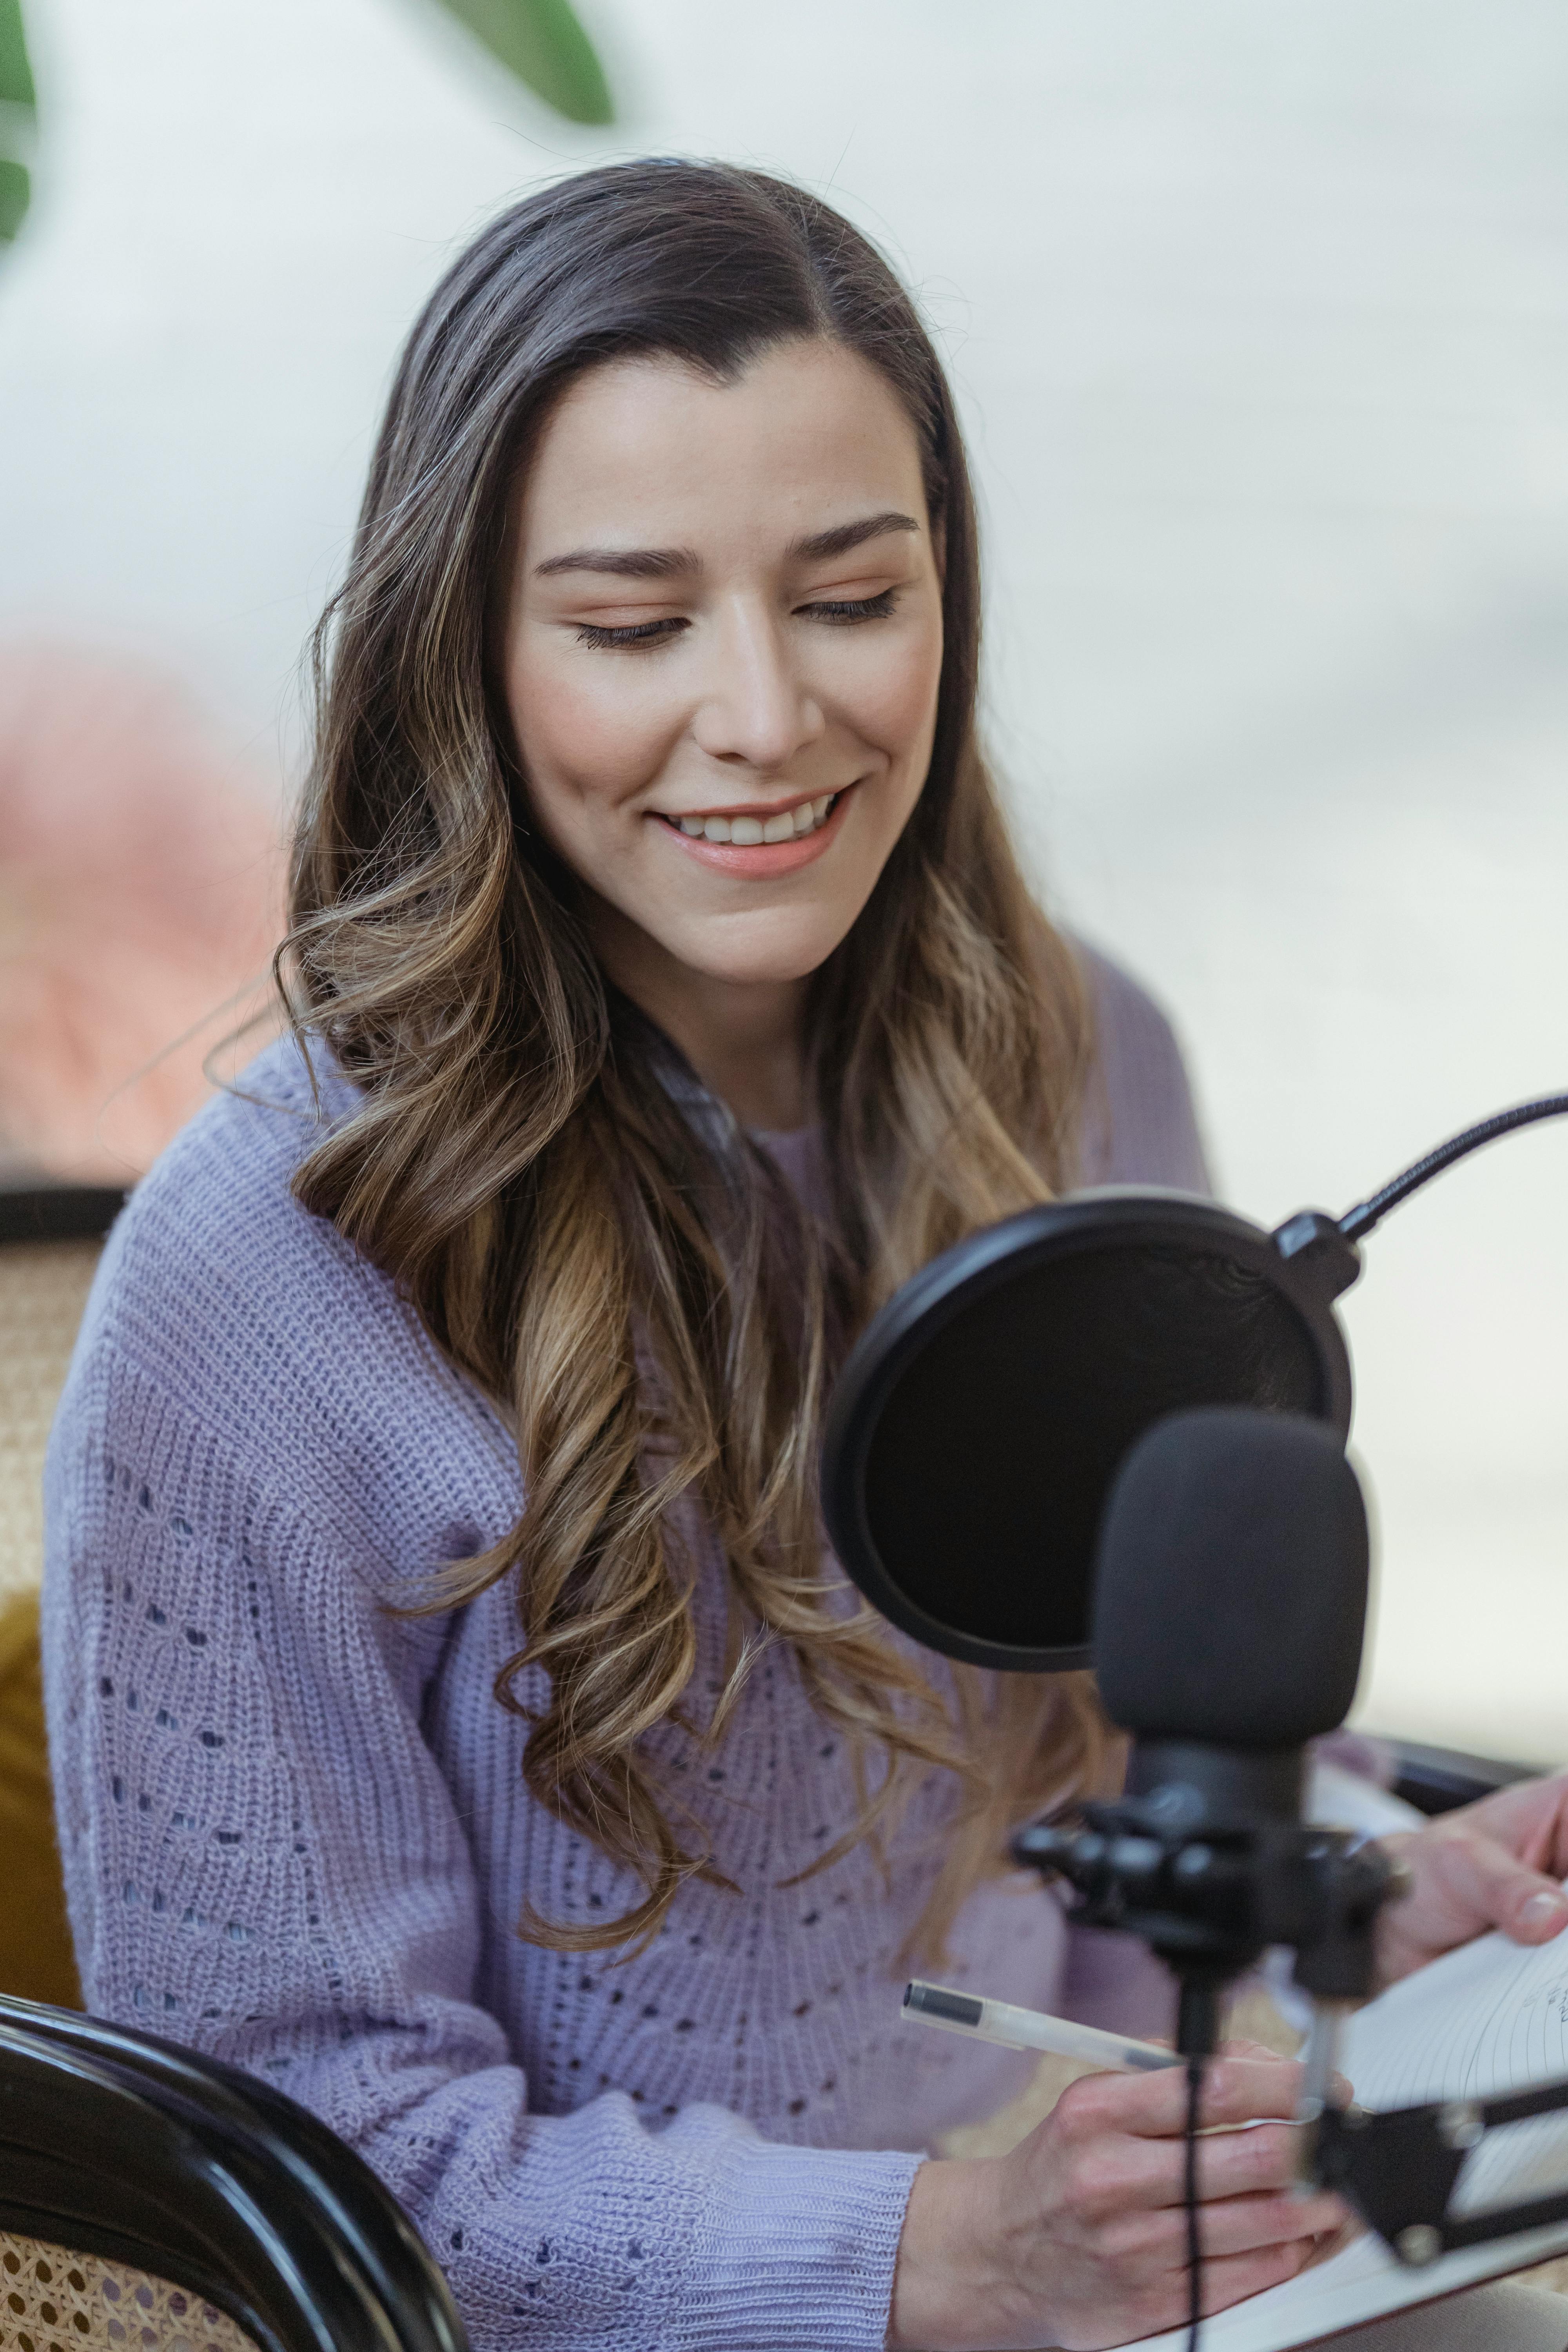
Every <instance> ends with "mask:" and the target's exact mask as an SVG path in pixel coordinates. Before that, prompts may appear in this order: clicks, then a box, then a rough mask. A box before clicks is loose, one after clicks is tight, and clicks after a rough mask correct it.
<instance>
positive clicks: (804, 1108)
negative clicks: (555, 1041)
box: [591, 900, 809, 1130]
mask: <svg viewBox="0 0 1568 2352" xmlns="http://www.w3.org/2000/svg"><path fill="white" fill-rule="evenodd" d="M591 929H592V933H593V940H594V946H595V950H596V952H597V954H598V957H599V961H600V962H601V963H602V964H603V966H604V968H605V972H606V973H607V974H608V976H609V978H610V979H611V980H613V981H614V982H615V984H616V987H617V988H618V989H620V990H621V991H622V992H623V993H624V994H626V996H629V997H630V998H631V1000H632V1003H634V1004H635V1005H637V1007H638V1009H639V1011H641V1012H643V1013H647V1017H648V1019H649V1020H650V1021H653V1022H656V1023H657V1024H658V1027H659V1028H660V1029H662V1030H663V1031H664V1034H665V1035H666V1036H667V1037H668V1038H669V1039H670V1040H671V1041H672V1043H674V1044H675V1045H679V1048H680V1050H681V1052H682V1053H683V1054H684V1055H685V1056H686V1058H687V1060H688V1061H689V1063H690V1065H691V1066H692V1068H693V1069H694V1070H695V1071H696V1073H697V1075H698V1076H699V1077H700V1079H701V1080H702V1083H703V1085H704V1086H706V1087H710V1089H711V1091H712V1092H713V1093H714V1094H716V1095H717V1096H718V1097H719V1098H720V1100H721V1102H724V1103H727V1104H728V1105H729V1108H731V1110H732V1111H733V1112H734V1114H735V1117H736V1118H738V1119H739V1120H740V1122H741V1124H742V1127H752V1128H767V1129H775V1130H778V1129H784V1130H787V1129H790V1128H795V1127H802V1126H804V1125H805V1120H806V1117H807V1112H808V1108H809V1107H808V1103H807V1099H806V1086H805V1004H806V994H807V991H808V988H809V982H808V981H807V980H805V979H801V980H784V981H734V980H721V979H716V978H714V977H712V976H711V975H710V974H709V973H707V972H700V971H692V970H691V969H690V967H689V966H688V965H686V964H682V963H679V962H678V961H677V960H676V959H675V957H673V956H672V955H670V954H669V953H668V950H665V949H664V948H662V947H660V946H659V945H658V942H657V940H651V939H650V938H649V937H648V935H647V932H646V931H645V930H643V929H641V927H640V926H639V925H637V924H636V923H633V922H630V921H628V919H626V916H624V915H622V914H621V913H620V912H619V911H618V909H616V908H613V907H610V906H607V905H606V904H605V902H604V901H602V900H601V901H600V902H599V905H598V907H596V908H595V912H594V916H593V919H592V922H591Z"/></svg>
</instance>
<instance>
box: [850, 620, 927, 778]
mask: <svg viewBox="0 0 1568 2352" xmlns="http://www.w3.org/2000/svg"><path fill="white" fill-rule="evenodd" d="M845 668H846V673H847V674H846V675H843V676H841V677H840V679H839V680H838V699H839V704H840V708H841V709H843V711H844V715H845V717H846V719H847V720H848V721H849V723H850V725H851V726H852V727H853V729H854V730H855V732H856V733H857V734H858V736H859V737H860V739H861V740H862V741H863V742H866V743H869V744H872V745H874V746H875V747H876V749H877V750H878V751H881V752H882V753H883V754H884V755H885V756H886V758H887V759H888V760H889V761H892V762H894V763H895V764H896V763H898V762H900V761H903V760H905V759H907V758H910V757H911V756H916V757H919V758H920V759H921V763H922V765H923V760H924V756H925V755H926V754H927V753H928V752H929V751H930V747H931V735H932V731H933V730H934V728H935V725H936V700H937V688H938V687H939V685H940V683H941V678H942V635H941V632H940V631H939V630H922V631H921V633H920V635H918V636H914V637H911V638H910V640H908V641H907V642H906V643H904V644H902V645H900V646H896V647H883V648H879V649H878V652H877V657H876V658H875V659H863V660H862V661H860V662H858V663H855V664H853V665H851V664H849V663H847V664H846V666H845Z"/></svg>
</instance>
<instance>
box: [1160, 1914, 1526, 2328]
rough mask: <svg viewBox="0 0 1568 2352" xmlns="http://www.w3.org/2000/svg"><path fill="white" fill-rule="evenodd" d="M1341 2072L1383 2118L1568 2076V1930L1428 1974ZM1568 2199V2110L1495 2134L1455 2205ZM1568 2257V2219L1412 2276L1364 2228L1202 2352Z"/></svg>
mask: <svg viewBox="0 0 1568 2352" xmlns="http://www.w3.org/2000/svg"><path fill="white" fill-rule="evenodd" d="M1340 2069H1341V2072H1342V2074H1348V2075H1349V2077H1350V2079H1351V2082H1352V2084H1353V2085H1354V2087H1355V2095H1356V2097H1357V2098H1358V2099H1359V2100H1360V2102H1361V2104H1362V2105H1363V2106H1367V2107H1380V2108H1381V2107H1407V2106H1415V2105H1421V2104H1422V2103H1423V2102H1425V2101H1426V2100H1428V2099H1458V2098H1479V2099H1485V2098H1491V2097H1494V2096H1496V2095H1498V2094H1499V2093H1500V2092H1505V2091H1519V2090H1523V2089H1525V2088H1527V2087H1528V2085H1529V2084H1532V2083H1542V2082H1551V2081H1553V2080H1555V2079H1558V2078H1561V2077H1563V2076H1565V2075H1568V1929H1565V1930H1564V1931H1563V1934H1562V1935H1561V1936H1558V1937H1555V1938H1554V1939H1553V1941H1552V1942H1551V1943H1550V1944H1538V1945H1536V1946H1534V1947H1533V1948H1531V1949H1528V1950H1525V1949H1521V1947H1520V1946H1519V1945H1517V1944H1510V1942H1509V1941H1508V1940H1507V1938H1506V1937H1502V1936H1483V1937H1480V1938H1479V1941H1477V1942H1476V1943H1473V1944H1467V1945H1465V1946H1464V1947H1463V1948H1462V1949H1460V1950H1459V1951H1457V1952H1449V1953H1448V1954H1447V1955H1446V1957H1445V1958H1442V1959H1440V1960H1434V1961H1433V1962H1432V1963H1431V1965H1430V1966H1429V1967H1427V1968H1425V1969H1418V1970H1417V1972H1416V1974H1415V1976H1413V1977H1406V1978H1405V1980H1404V1982H1403V1983H1401V1984H1397V1985H1395V1986H1394V1987H1393V1989H1392V1990H1390V1991H1388V1992H1385V1993H1384V1994H1383V1995H1382V1996H1381V1998H1380V1999H1378V2000H1374V2001H1371V2002H1369V2003H1368V2005H1367V2007H1366V2008H1365V2009H1363V2010H1362V2011H1359V2012H1358V2013H1357V2015H1356V2016H1355V2017H1353V2018H1352V2020H1351V2021H1350V2024H1349V2026H1348V2028H1347V2030H1346V2033H1345V2040H1344V2047H1343V2053H1342V2057H1341V2060H1340ZM1563 2188H1568V2109H1564V2110H1563V2111H1562V2112H1561V2113H1559V2114H1557V2115H1550V2116H1536V2117H1534V2118H1533V2119H1532V2120H1531V2121H1530V2122H1528V2123H1522V2124H1508V2125H1505V2126H1503V2127H1502V2128H1501V2129H1500V2131H1495V2132H1491V2133H1489V2135H1488V2136H1487V2137H1486V2139H1485V2140H1483V2142H1482V2143H1481V2145H1480V2147H1478V2148H1477V2149H1476V2150H1475V2152H1474V2154H1473V2155H1472V2156H1471V2157H1470V2158H1468V2161H1467V2163H1466V2166H1465V2169H1464V2171H1463V2172H1462V2173H1461V2174H1460V2175H1459V2179H1458V2185H1457V2187H1456V2188H1455V2190H1454V2197H1453V2206H1454V2209H1455V2210H1457V2211H1476V2210H1481V2209H1482V2208H1484V2207H1486V2206H1489V2205H1513V2204H1518V2203H1519V2202H1520V2201H1521V2200H1522V2199H1524V2198H1527V2197H1543V2196H1546V2195H1548V2194H1549V2193H1550V2192H1552V2190H1554V2189H1563ZM1563 2252H1568V2221H1559V2222H1554V2223H1552V2225H1550V2226H1549V2227H1548V2228H1545V2229H1541V2230H1533V2231H1531V2232H1530V2234H1529V2236H1528V2237H1516V2238H1510V2239H1505V2240H1499V2241H1498V2242H1495V2243H1494V2244H1491V2245H1489V2246H1468V2247H1465V2248H1463V2249H1461V2250H1460V2251H1459V2252H1455V2253H1451V2254H1444V2255H1442V2256H1441V2257H1440V2258H1439V2259H1438V2260H1437V2261H1436V2262H1435V2263H1431V2264H1430V2265H1429V2266H1428V2267H1427V2268H1426V2269H1425V2270H1409V2269H1406V2267H1405V2264H1404V2263H1400V2262H1397V2261H1396V2260H1395V2258H1394V2255H1393V2254H1391V2253H1390V2252H1389V2251H1388V2248H1387V2247H1386V2246H1385V2245H1384V2242H1383V2241H1382V2239H1381V2238H1379V2237H1377V2236H1376V2235H1375V2234H1374V2233H1373V2231H1370V2230H1368V2231H1363V2234H1362V2235H1361V2236H1360V2237H1358V2238H1356V2239H1355V2240H1353V2241H1352V2243H1351V2244H1349V2245H1348V2246H1345V2247H1343V2248H1342V2250H1341V2251H1340V2252H1338V2253H1336V2254H1332V2255H1331V2256H1330V2257H1329V2259H1328V2260H1327V2261H1325V2262H1322V2263H1318V2264H1317V2265H1316V2266H1315V2267H1314V2268H1312V2269H1310V2270H1307V2271H1303V2272H1302V2273H1301V2274H1300V2277H1299V2278H1294V2279H1292V2280H1291V2281H1290V2282H1289V2285H1286V2286H1276V2287H1270V2288H1269V2289H1268V2292H1267V2293H1266V2294H1257V2295H1254V2296H1253V2297H1252V2298H1251V2300H1250V2301H1249V2302H1247V2303H1238V2304H1235V2305H1232V2307H1231V2309H1230V2310H1229V2311H1222V2312H1220V2313H1219V2314H1218V2315H1216V2316H1215V2318H1213V2319H1205V2322H1204V2326H1203V2336H1202V2343H1203V2352H1285V2347H1288V2346H1291V2345H1299V2344H1315V2343H1316V2342H1317V2341H1318V2340H1319V2338H1320V2337H1321V2336H1331V2335H1333V2334H1335V2333H1336V2331H1337V2330H1339V2329H1340V2328H1342V2327H1354V2326H1360V2325H1361V2324H1362V2323H1363V2322H1364V2321H1366V2320H1369V2319H1376V2318H1381V2317H1382V2316H1383V2315H1384V2313H1385V2312H1390V2311H1398V2310H1401V2309H1402V2308H1404V2307H1405V2305H1411V2304H1418V2303H1430V2302H1432V2301H1433V2300H1434V2298H1435V2297H1436V2296H1438V2295H1443V2294H1453V2293H1454V2291H1455V2289H1456V2288H1458V2287H1465V2286H1473V2285H1475V2284H1477V2282H1478V2281H1479V2280H1481V2279H1489V2278H1500V2277H1501V2276H1502V2275H1503V2274H1504V2273H1505V2272H1508V2271H1516V2270H1524V2269H1527V2268H1528V2267H1529V2265H1530V2264H1531V2263H1542V2262H1547V2261H1549V2260H1550V2259H1551V2258H1552V2256H1553V2255H1554V2254H1560V2253H1563ZM1564 2311H1565V2319H1564V2336H1565V2338H1568V2300H1565V2304H1564ZM1186 2340H1187V2332H1186V2329H1185V2328H1184V2327H1179V2328H1174V2329H1173V2330H1171V2331H1170V2332H1169V2333H1167V2334H1165V2335H1162V2336H1145V2337H1144V2338H1143V2339H1142V2343H1141V2344H1140V2345H1139V2346H1138V2347H1130V2352H1156V2347H1157V2352H1183V2347H1184V2346H1185V2343H1186Z"/></svg>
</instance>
